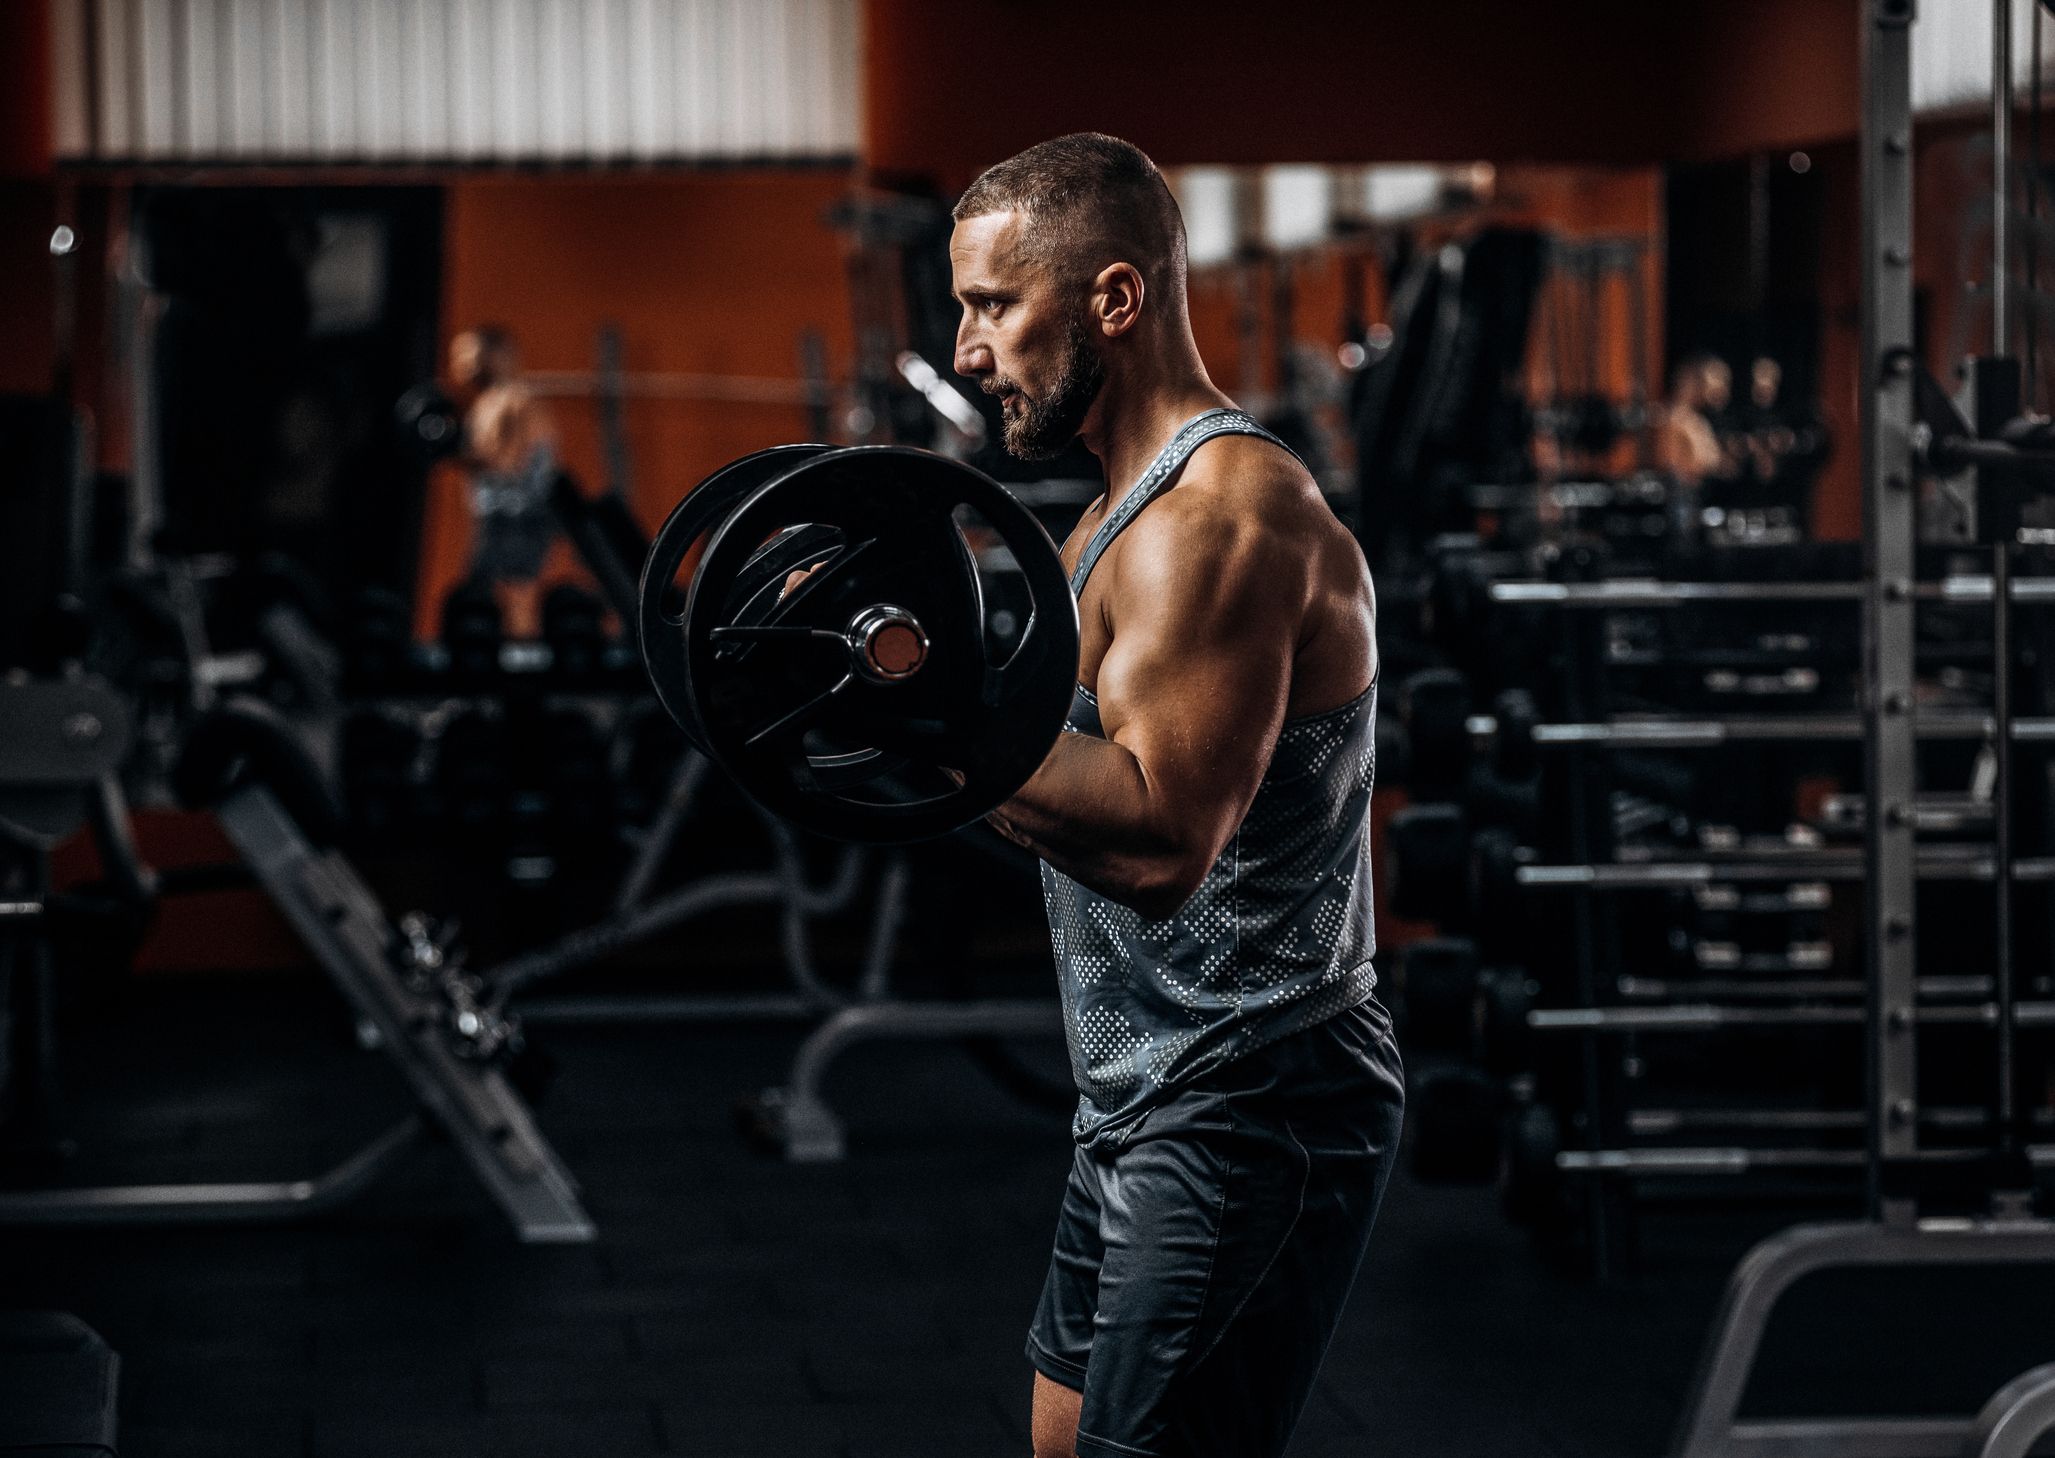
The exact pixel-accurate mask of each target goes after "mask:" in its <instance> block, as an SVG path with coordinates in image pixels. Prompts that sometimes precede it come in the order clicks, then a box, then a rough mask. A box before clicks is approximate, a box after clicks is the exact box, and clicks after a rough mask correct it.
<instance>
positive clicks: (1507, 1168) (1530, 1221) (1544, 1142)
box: [1499, 1102, 1565, 1230]
mask: <svg viewBox="0 0 2055 1458" xmlns="http://www.w3.org/2000/svg"><path fill="white" fill-rule="evenodd" d="M1562 1148H1563V1126H1562V1120H1561V1118H1560V1117H1559V1116H1558V1115H1557V1114H1556V1111H1555V1110H1554V1109H1552V1108H1550V1107H1549V1106H1548V1105H1547V1104H1544V1103H1537V1102H1523V1103H1518V1104H1515V1105H1514V1106H1513V1107H1512V1108H1511V1109H1510V1110H1509V1111H1508V1112H1507V1114H1506V1119H1505V1129H1504V1134H1503V1136H1502V1145H1501V1155H1500V1160H1499V1204H1500V1207H1501V1208H1502V1209H1503V1210H1504V1211H1505V1213H1506V1218H1507V1219H1509V1220H1511V1221H1512V1222H1513V1223H1514V1224H1516V1225H1524V1226H1528V1227H1530V1228H1534V1229H1537V1230H1546V1229H1550V1228H1552V1227H1553V1226H1555V1225H1556V1224H1558V1223H1559V1222H1560V1221H1561V1220H1562V1217H1563V1214H1564V1208H1565V1207H1564V1198H1563V1197H1564V1184H1563V1174H1562V1171H1561V1170H1560V1169H1558V1168H1557V1167H1556V1155H1557V1154H1559V1153H1561V1152H1562Z"/></svg>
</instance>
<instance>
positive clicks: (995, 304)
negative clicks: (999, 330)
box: [978, 299, 1006, 319]
mask: <svg viewBox="0 0 2055 1458" xmlns="http://www.w3.org/2000/svg"><path fill="white" fill-rule="evenodd" d="M978 307H980V308H981V309H983V310H984V311H985V313H986V314H988V315H990V316H991V317H992V318H994V319H996V318H998V317H999V313H1000V311H1001V310H1002V309H1004V308H1005V307H1006V306H1005V305H1004V304H1003V303H1001V302H1000V301H999V300H997V299H986V300H985V301H984V302H983V303H982V304H980V305H979V306H978Z"/></svg>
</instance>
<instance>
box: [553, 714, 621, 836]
mask: <svg viewBox="0 0 2055 1458" xmlns="http://www.w3.org/2000/svg"><path fill="white" fill-rule="evenodd" d="M541 732H542V745H543V750H544V755H545V759H544V763H543V772H544V776H545V780H546V784H547V789H548V795H549V820H550V825H551V827H552V828H553V829H554V830H556V831H557V832H558V833H559V834H561V835H564V836H566V837H568V838H570V839H572V840H577V841H590V840H593V839H596V838H603V837H605V836H606V835H608V834H611V833H612V831H613V829H614V827H615V824H616V821H615V817H614V797H613V785H612V779H611V776H609V774H608V773H607V750H606V741H605V740H604V739H602V738H601V737H600V733H599V726H598V725H597V724H595V723H594V722H593V719H592V716H591V715H590V714H588V713H586V712H585V711H584V710H582V709H577V708H560V709H554V710H551V711H550V713H549V714H548V715H547V717H546V718H545V719H544V720H543V723H542V726H541Z"/></svg>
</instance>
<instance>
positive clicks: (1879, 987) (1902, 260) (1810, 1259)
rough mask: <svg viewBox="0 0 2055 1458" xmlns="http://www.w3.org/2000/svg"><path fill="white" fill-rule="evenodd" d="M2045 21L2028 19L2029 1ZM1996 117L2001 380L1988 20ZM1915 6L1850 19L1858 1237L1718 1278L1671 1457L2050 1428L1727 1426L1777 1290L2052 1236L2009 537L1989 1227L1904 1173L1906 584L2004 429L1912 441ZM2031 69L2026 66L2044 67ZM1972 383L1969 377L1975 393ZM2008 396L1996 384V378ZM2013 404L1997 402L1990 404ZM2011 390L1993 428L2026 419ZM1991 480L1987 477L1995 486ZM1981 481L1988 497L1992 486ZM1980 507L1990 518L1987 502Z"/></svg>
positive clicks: (2014, 1386) (2010, 1400) (2040, 1252)
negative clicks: (1920, 526) (2019, 802)
mask: <svg viewBox="0 0 2055 1458" xmlns="http://www.w3.org/2000/svg"><path fill="white" fill-rule="evenodd" d="M2035 3H2037V4H2038V3H2041V0H2035ZM1992 10H1993V41H1992V85H1991V115H1992V130H1993V134H1994V147H1993V163H1994V171H1993V191H1994V194H1995V201H1996V207H1995V213H1996V218H1997V222H1996V226H1995V228H1994V236H1993V240H1992V242H1993V267H1992V285H1991V298H1992V325H1993V328H1992V333H1993V340H1992V356H1993V359H1992V360H1991V361H1988V362H1985V363H1986V364H1991V365H1997V366H2000V367H2001V368H2002V366H2004V365H2005V364H2006V363H2008V362H2007V361H2006V358H2005V357H2006V355H2007V353H2008V346H2009V339H2008V336H2007V330H2006V322H2007V319H2008V311H2007V306H2006V261H2007V260H2006V254H2007V236H2006V235H2007V227H2006V207H2007V200H2008V193H2009V189H2008V187H2007V182H2008V170H2009V165H2010V164H2009V151H2010V128H2011V121H2012V103H2013V89H2012V46H2011V5H2010V3H2009V0H1993V5H1992ZM1915 12H1916V0H1863V6H1862V16H1861V25H1862V40H1863V83H1862V107H1863V110H1862V118H1861V137H1860V149H1861V157H1862V249H1863V261H1862V320H1863V339H1862V352H1861V359H1862V361H1863V368H1864V378H1863V382H1862V485H1863V547H1864V571H1863V581H1862V584H1861V601H1862V617H1863V659H1864V665H1863V666H1864V685H1865V692H1864V702H1863V708H1862V720H1863V733H1864V749H1865V754H1864V760H1865V778H1866V782H1867V794H1868V800H1869V804H1870V805H1871V806H1872V807H1879V808H1880V809H1881V812H1882V813H1872V814H1869V815H1866V816H1865V818H1864V828H1863V845H1864V849H1863V873H1864V877H1865V883H1866V884H1865V892H1866V897H1865V908H1864V932H1865V944H1866V948H1865V956H1866V963H1867V965H1866V974H1867V976H1866V981H1867V984H1868V986H1867V994H1868V995H1867V1000H1866V1006H1865V1009H1864V1015H1863V1034H1864V1037H1865V1038H1866V1040H1867V1043H1868V1086H1867V1095H1868V1098H1867V1106H1868V1107H1867V1122H1868V1135H1869V1138H1868V1147H1867V1149H1866V1151H1865V1170H1866V1206H1867V1209H1866V1218H1865V1219H1862V1220H1859V1221H1849V1222H1834V1223H1822V1224H1810V1225H1798V1226H1794V1227H1792V1228H1791V1229H1789V1230H1786V1231H1784V1232H1782V1233H1780V1234H1778V1235H1776V1236H1773V1237H1771V1238H1770V1239H1769V1240H1766V1241H1764V1242H1763V1243H1762V1244H1760V1245H1758V1246H1757V1247H1756V1248H1755V1249H1754V1250H1752V1251H1750V1252H1749V1253H1748V1254H1747V1255H1746V1256H1745V1257H1743V1259H1742V1261H1741V1263H1740V1264H1739V1265H1738V1266H1737V1267H1736V1268H1735V1271H1734V1274H1733V1276H1732V1277H1731V1279H1730V1280H1729V1283H1728V1286H1727V1290H1726V1294H1725V1296H1724V1297H1723V1299H1722V1301H1721V1305H1720V1309H1719V1313H1718V1315H1717V1317H1716V1319H1715V1322H1714V1325H1713V1329H1712V1333H1711V1336H1710V1337H1709V1339H1708V1341H1707V1345H1706V1348H1705V1351H1704V1355H1703V1357H1702V1358H1701V1361H1700V1364H1699V1368H1698V1372H1697V1375H1696V1377H1695V1379H1694V1382H1693V1386H1692V1391H1691V1395H1690V1397H1689V1398H1688V1399H1687V1402H1686V1406H1685V1410H1684V1414H1683V1417H1682V1419H1681V1421H1680V1423H1679V1426H1678V1430H1677V1436H1676V1441H1675V1444H1674V1452H1675V1453H1676V1455H1677V1458H1716V1455H1743V1454H1746V1455H1769V1454H1772V1453H1796V1452H1804V1453H1807V1454H1813V1455H1820V1458H1883V1455H1906V1458H1910V1455H1917V1454H1926V1453H1934V1452H1942V1451H1951V1452H1960V1453H1965V1454H1970V1455H1975V1458H2016V1455H2024V1454H2025V1453H2027V1451H2028V1450H2029V1449H2030V1448H2032V1446H2033V1445H2034V1443H2035V1442H2036V1440H2037V1439H2038V1438H2040V1437H2041V1436H2043V1435H2044V1434H2045V1433H2047V1432H2049V1431H2050V1430H2055V1364H2051V1365H2049V1366H2043V1367H2038V1368H2035V1369H2034V1370H2033V1371H2031V1372H2028V1373H2025V1374H2023V1375H2022V1376H2020V1377H2019V1378H2017V1379H2016V1380H2014V1381H2013V1382H2011V1383H2009V1384H2008V1385H2007V1386H2005V1387H2004V1388H2003V1389H2001V1390H2000V1391H1999V1392H1998V1393H1996V1394H1995V1395H1994V1396H1993V1397H1992V1398H1991V1400H1990V1401H1989V1402H1988V1403H1987V1404H1986V1405H1985V1407H1984V1409H1983V1411H1982V1412H1981V1413H1979V1414H1977V1415H1976V1416H1975V1417H1974V1418H1964V1417H1927V1418H1902V1417H1898V1418H1883V1417H1874V1416H1839V1417H1830V1418H1820V1419H1805V1420H1752V1421H1748V1422H1739V1421H1737V1420H1736V1419H1737V1415H1738V1413H1739V1410H1740V1406H1741V1398H1742V1394H1743V1390H1744V1388H1745V1387H1746V1385H1747V1382H1748V1377H1749V1373H1750V1369H1751V1368H1752V1367H1753V1365H1754V1360H1755V1354H1756V1351H1757V1349H1758V1348H1759V1346H1760V1344H1761V1341H1762V1337H1763V1333H1764V1331H1765V1329H1766V1327H1767V1325H1768V1322H1769V1318H1770V1315H1771V1313H1772V1311H1773V1310H1774V1309H1775V1307H1776V1304H1777V1302H1778V1301H1779V1300H1780V1299H1781V1298H1782V1296H1783V1294H1784V1293H1785V1292H1786V1291H1788V1290H1789V1289H1790V1287H1791V1286H1792V1285H1793V1284H1795V1283H1796V1282H1797V1281H1799V1280H1800V1279H1802V1278H1803V1277H1805V1276H1807V1275H1810V1274H1812V1273H1814V1272H1816V1271H1820V1270H1824V1269H1828V1268H1835V1267H1839V1268H1874V1269H1883V1268H1906V1267H1912V1266H1933V1265H1971V1264H2027V1263H2040V1262H2047V1261H2055V1223H2051V1222H2049V1221H2046V1220H2041V1219H2036V1218H2034V1217H2033V1216H2032V1215H2031V1214H2030V1213H2029V1212H2030V1209H2031V1195H2030V1184H2029V1180H2028V1177H2027V1175H2026V1172H2025V1170H2024V1161H2023V1159H2022V1158H2021V1157H2020V1156H2021V1153H2022V1151H2021V1150H2020V1147H2019V1142H2018V1130H2017V1128H2016V1120H2015V1118H2014V1113H2015V1111H2014V1107H2013V1093H2014V1090H2013V1088H2012V1082H2011V1075H2012V1048H2013V1042H2014V1032H2015V1029H2016V1027H2017V1024H2018V1021H2019V1018H2018V1012H2019V1009H2018V1008H2017V1005H2016V1003H2015V1001H2014V998H2013V988H2012V976H2013V965H2012V950H2011V945H2010V934H2011V920H2012V918H2011V897H2012V886H2013V881H2014V877H2015V870H2016V867H2015V865H2014V858H2013V853H2012V850H2013V848H2012V834H2011V831H2012V825H2011V818H2012V817H2011V812H2010V797H2011V794H2012V792H2013V789H2014V785H2013V782H2012V776H2011V770H2012V764H2011V761H2012V741H2013V738H2014V734H2013V725H2012V721H2011V693H2010V685H2009V674H2008V669H2009V663H2008V657H2009V639H2010V632H2009V617H2010V610H2011V607H2012V597H2013V593H2012V590H2011V589H2012V584H2011V576H2010V563H2011V557H2010V549H2011V546H2012V545H2013V541H2014V540H2015V539H2016V538H2017V532H2016V529H2015V528H2012V527H2009V526H2008V528H2007V531H2006V532H2005V533H1997V534H1993V533H1990V532H1989V530H1988V526H1987V525H1986V526H1985V527H1984V530H1985V532H1986V535H1987V536H1989V537H1991V539H1992V558H1991V560H1992V581H1991V590H1990V596H1991V601H1992V622H1993V647H1994V650H1995V652H1996V670H1997V671H1996V673H1995V675H1994V679H1995V685H1996V687H1995V691H1994V694H1993V704H1992V715H1991V718H1992V734H1991V740H1992V743H1993V746H1994V751H1995V754H1996V758H1997V767H1998V783H1997V786H1996V788H1995V791H1994V795H1995V799H1994V807H1993V822H1994V824H1993V836H1992V846H1991V851H1990V855H1989V863H1990V875H1991V879H1992V883H1993V887H1994V892H1995V899H1996V905H1997V919H1998V927H1997V929H1998V949H1997V954H1996V957H1995V960H1994V965H1993V968H1992V978H1991V981H1992V986H1993V990H1994V994H1995V995H1994V999H1993V1002H1994V1007H1993V1009H1992V1011H1993V1013H1994V1017H1993V1019H1992V1021H1993V1023H1994V1025H1995V1030H1996V1038H1995V1041H1996V1044H1997V1047H1998V1060H1997V1062H1998V1070H1997V1077H1998V1080H1999V1084H2000V1087H1999V1089H1998V1094H1997V1104H1996V1106H1995V1113H1996V1117H1995V1120H1994V1126H1995V1129H1996V1133H1997V1141H1998V1151H1997V1152H1998V1156H1999V1157H1998V1159H1997V1160H1996V1161H1995V1162H1994V1163H1993V1165H1992V1166H1991V1168H1992V1170H1993V1172H1994V1175H1995V1176H1996V1177H1995V1178H1994V1180H1993V1184H1994V1186H1995V1188H1994V1191H1993V1198H1992V1207H1991V1211H1990V1213H1989V1214H1987V1215H1983V1216H1977V1217H1973V1218H1950V1219H1933V1218H1924V1219H1923V1218H1921V1216H1920V1213H1919V1206H1918V1200H1917V1189H1916V1185H1915V1184H1914V1183H1913V1178H1912V1176H1913V1172H1914V1170H1915V1169H1916V1167H1917V1165H1918V1164H1919V1163H1920V1161H1921V1160H1922V1157H1923V1150H1922V1147H1921V1141H1920V1128H1921V1122H1922V1120H1921V1114H1922V1112H1923V1111H1922V1109H1921V1106H1920V1102H1919V1081H1918V1065H1917V1059H1916V1053H1917V1039H1918V1029H1919V1023H1920V1019H1919V1017H1918V1015H1917V1012H1916V1005H1917V998H1918V992H1919V980H1918V968H1917V956H1916V950H1915V948H1916V937H1915V931H1916V925H1915V919H1914V918H1915V907H1916V900H1917V894H1916V893H1917V890H1918V885H1919V879H1920V857H1919V855H1918V853H1917V849H1916V846H1915V843H1914V841H1915V833H1916V831H1917V829H1918V825H1919V818H1918V816H1917V814H1916V813H1915V799H1914V792H1915V788H1916V782H1915V757H1914V750H1915V746H1916V742H1917V737H1916V727H1915V723H1914V718H1913V704H1914V684H1913V670H1914V661H1913V607H1914V602H1915V600H1916V598H1917V597H1918V596H1919V588H1918V584H1917V582H1916V580H1915V575H1914V546H1915V537H1916V532H1917V508H1918V500H1919V493H1918V490H1917V484H1918V480H1919V474H1920V471H1921V469H1922V468H1924V469H1926V471H1927V472H1928V473H1929V474H1943V473H1948V472H1952V471H1956V470H1959V469H1961V468H1962V467H1964V466H1967V465H1973V464H1980V463H1990V462H1992V461H1994V460H1995V458H1996V457H1997V456H1998V455H1999V454H2000V453H2002V452H2003V451H2004V450H2005V449H2006V448H2005V447H2002V446H1997V445H1996V444H1995V443H1993V442H1992V441H1991V440H1990V437H1992V436H1994V435H1995V434H1996V432H1997V427H1998V426H1999V425H2001V424H2003V423H2004V422H2003V421H2002V420H1994V419H1993V418H1991V411H1990V407H1991V406H1993V405H1996V404H1998V401H1997V400H1994V399H1990V398H1988V397H1987V396H1986V392H1985V391H1983V390H1979V395H1980V398H1979V400H1978V405H1979V410H1978V415H1979V417H1980V418H1979V419H1978V420H1977V422H1976V425H1977V427H1978V428H1977V430H1976V432H1975V436H1976V438H1975V439H1973V440H1970V441H1968V442H1966V443H1965V444H1966V445H1967V447H1968V448H1967V449H1965V450H1962V451H1959V452H1957V451H1949V450H1947V449H1946V447H1947V446H1948V445H1951V444H1953V442H1949V441H1944V442H1942V443H1941V445H1940V446H1939V447H1936V446H1933V445H1931V444H1930V443H1928V442H1927V441H1926V440H1925V439H1924V436H1925V432H1924V431H1923V430H1921V429H1920V428H1919V424H1920V413H1921V412H1920V404H1921V399H1920V391H1921V385H1922V381H1921V380H1920V378H1919V367H1918V364H1917V361H1916V358H1915V355H1914V353H1913V279H1912V184H1913V157H1912V125H1913V114H1912V26H1913V23H1914V20H1915ZM2036 59H2037V60H2038V57H2037V58H2036ZM1983 375H1984V372H1983V371H1982V370H1979V371H1978V383H1981V380H1982V377H1983ZM1999 378H2000V380H2001V381H2002V374H2001V375H2000V376H1999ZM1993 393H1995V394H1998V395H2001V396H2002V395H2005V394H2006V392H2005V391H2004V390H2003V389H2002V388H2001V389H1999V390H1997V391H1995V392H1993ZM2018 403H2019V402H2018V398H2017V390H2016V388H2015V389H2014V390H2012V391H2011V392H2010V395H2009V397H2008V398H2007V399H2006V400H2005V404H2004V407H2003V413H2004V414H2005V415H2006V416H2010V415H2011V414H2013V413H2015V412H2016V410H2017V406H2018ZM1994 474H1995V473H1994ZM1986 479H1987V481H1988V479H1989V478H1986ZM1980 505H1983V506H1988V505H1989V503H1988V501H1987V502H1984V503H1980Z"/></svg>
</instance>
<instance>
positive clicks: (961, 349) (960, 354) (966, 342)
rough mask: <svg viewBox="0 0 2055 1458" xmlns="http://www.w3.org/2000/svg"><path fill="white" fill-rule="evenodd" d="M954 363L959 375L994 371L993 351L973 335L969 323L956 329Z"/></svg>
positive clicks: (982, 373)
mask: <svg viewBox="0 0 2055 1458" xmlns="http://www.w3.org/2000/svg"><path fill="white" fill-rule="evenodd" d="M953 363H954V364H955V366H956V373H958V374H959V375H988V374H990V373H991V372H992V351H991V350H990V349H989V348H988V347H987V346H986V345H985V344H983V343H982V342H981V341H979V340H977V339H976V338H974V337H972V335H971V332H970V327H969V325H967V324H966V325H965V326H964V327H963V328H960V329H958V330H957V331H956V358H955V360H954V361H953Z"/></svg>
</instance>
